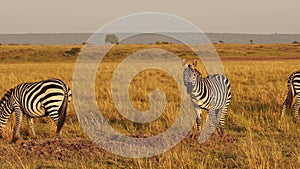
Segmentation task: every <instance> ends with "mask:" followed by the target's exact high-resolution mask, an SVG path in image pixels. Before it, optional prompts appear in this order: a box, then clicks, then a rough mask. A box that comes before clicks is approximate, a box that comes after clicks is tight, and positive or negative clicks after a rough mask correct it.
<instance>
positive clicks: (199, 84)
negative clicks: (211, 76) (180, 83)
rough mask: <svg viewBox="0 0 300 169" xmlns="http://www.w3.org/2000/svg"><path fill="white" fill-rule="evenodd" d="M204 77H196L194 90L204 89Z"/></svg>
mask: <svg viewBox="0 0 300 169" xmlns="http://www.w3.org/2000/svg"><path fill="white" fill-rule="evenodd" d="M203 83H204V82H203V79H202V78H201V77H198V78H197V79H196V82H195V84H194V85H193V87H192V88H193V90H192V91H197V92H199V91H201V90H202V86H203Z"/></svg>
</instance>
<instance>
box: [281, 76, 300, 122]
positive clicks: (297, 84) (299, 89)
mask: <svg viewBox="0 0 300 169" xmlns="http://www.w3.org/2000/svg"><path fill="white" fill-rule="evenodd" d="M287 87H288V92H287V96H286V99H285V101H284V103H283V108H282V113H281V116H282V117H283V116H284V113H285V111H286V110H287V109H291V108H292V103H293V100H294V99H296V100H295V104H294V106H293V110H294V120H295V123H298V111H299V108H300V70H298V71H295V72H293V73H292V74H291V75H290V77H289V79H288V84H287Z"/></svg>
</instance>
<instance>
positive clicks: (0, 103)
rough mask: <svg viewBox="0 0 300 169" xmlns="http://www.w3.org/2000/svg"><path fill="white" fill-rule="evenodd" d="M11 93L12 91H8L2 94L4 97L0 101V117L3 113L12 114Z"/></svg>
mask: <svg viewBox="0 0 300 169" xmlns="http://www.w3.org/2000/svg"><path fill="white" fill-rule="evenodd" d="M11 92H12V89H11V90H9V91H8V92H6V93H5V94H4V96H3V97H2V99H1V100H0V116H2V115H3V113H5V114H7V113H9V114H11V113H12V109H11V106H10V97H11Z"/></svg>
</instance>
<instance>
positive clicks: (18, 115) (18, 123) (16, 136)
mask: <svg viewBox="0 0 300 169" xmlns="http://www.w3.org/2000/svg"><path fill="white" fill-rule="evenodd" d="M15 113H16V126H15V131H14V134H13V138H12V142H13V143H15V142H17V140H18V139H19V135H20V127H21V122H22V115H23V113H22V110H21V108H20V107H17V108H15Z"/></svg>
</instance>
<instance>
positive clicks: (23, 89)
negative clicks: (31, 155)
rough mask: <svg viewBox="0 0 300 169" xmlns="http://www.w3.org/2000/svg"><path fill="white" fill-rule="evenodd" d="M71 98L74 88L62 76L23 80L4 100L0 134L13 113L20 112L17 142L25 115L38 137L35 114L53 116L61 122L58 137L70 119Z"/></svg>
mask: <svg viewBox="0 0 300 169" xmlns="http://www.w3.org/2000/svg"><path fill="white" fill-rule="evenodd" d="M70 100H71V90H70V88H69V87H68V86H67V85H66V84H65V83H64V82H63V81H62V80H60V79H48V80H43V81H40V82H29V83H21V84H19V85H17V86H16V87H14V88H12V89H10V90H9V91H8V92H6V94H5V95H4V96H3V97H2V99H1V100H0V132H1V133H0V134H1V135H0V136H1V137H2V130H3V127H4V126H5V125H6V123H7V121H8V119H9V117H10V115H11V114H12V113H13V112H15V113H16V126H15V130H14V134H13V138H12V142H16V141H17V140H18V137H19V133H20V126H21V121H22V116H23V114H25V115H26V116H27V117H28V122H29V127H30V128H31V130H32V134H33V137H34V138H36V135H35V131H34V125H33V118H35V117H45V116H48V115H49V116H50V117H51V119H52V120H53V121H54V122H55V124H56V126H57V130H56V138H57V139H59V138H60V131H61V128H62V127H63V125H64V122H65V119H66V112H67V106H68V103H69V102H70Z"/></svg>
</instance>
